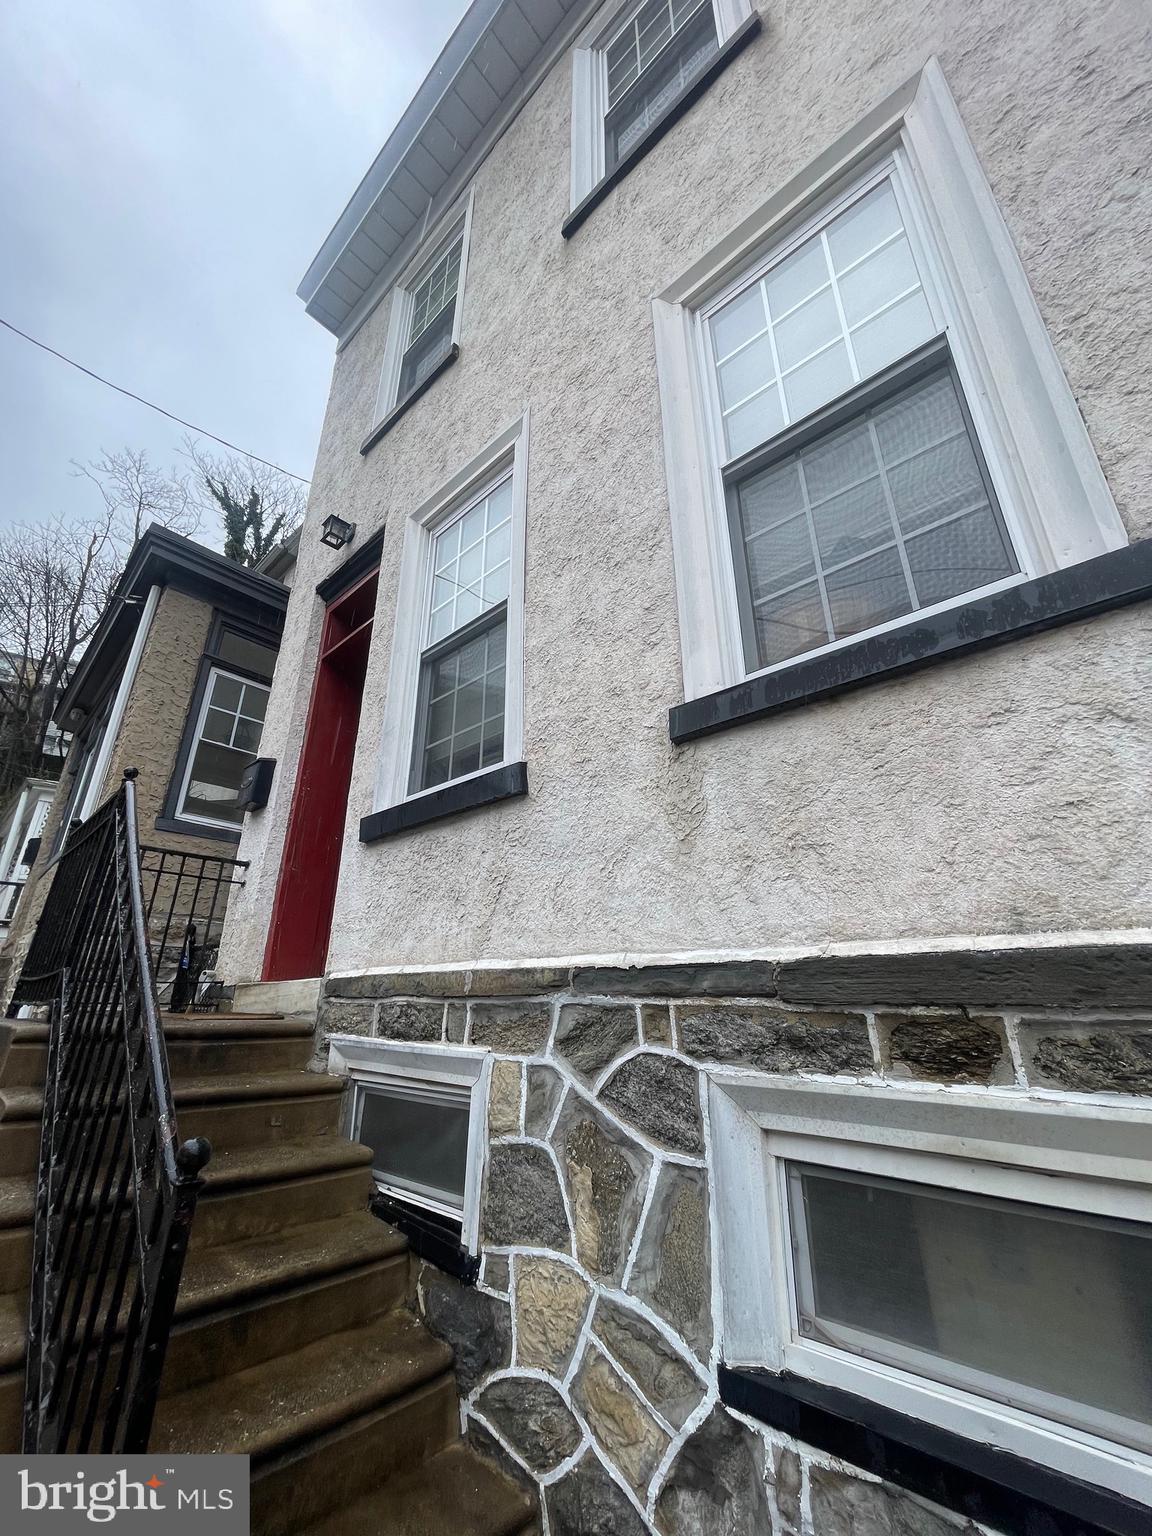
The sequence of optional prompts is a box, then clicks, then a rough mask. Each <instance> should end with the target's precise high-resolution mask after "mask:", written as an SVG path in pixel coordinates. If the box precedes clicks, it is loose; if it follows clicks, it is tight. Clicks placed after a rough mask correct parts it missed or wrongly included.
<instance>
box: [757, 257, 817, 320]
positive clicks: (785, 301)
mask: <svg viewBox="0 0 1152 1536" xmlns="http://www.w3.org/2000/svg"><path fill="white" fill-rule="evenodd" d="M827 282H828V263H827V261H826V260H825V257H824V247H823V246H822V245H821V243H820V239H819V237H818V236H817V237H815V238H814V239H811V240H806V241H805V242H804V244H803V245H802V246H801V247H800V249H799V250H798V251H796V252H795V253H794V254H793V255H791V256H789V257H788V258H787V259H786V260H784V261H782V262H781V263H780V264H779V266H776V267H773V268H772V270H771V271H770V272H769V273H768V275H767V277H766V278H765V279H764V292H765V293H766V294H767V295H768V308H769V309H770V310H771V312H772V318H773V320H775V321H776V322H779V321H780V320H781V319H782V318H783V317H784V316H785V315H786V314H787V313H788V312H789V310H793V309H795V308H796V306H797V304H803V302H804V300H805V299H810V298H811V297H812V295H813V294H814V293H815V292H816V291H817V289H819V288H823V287H824V286H825V284H826V283H827Z"/></svg>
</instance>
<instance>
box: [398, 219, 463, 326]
mask: <svg viewBox="0 0 1152 1536" xmlns="http://www.w3.org/2000/svg"><path fill="white" fill-rule="evenodd" d="M460 244H461V242H460V241H459V240H457V241H456V242H455V243H454V244H453V245H452V247H451V249H449V250H447V251H445V253H444V255H443V256H441V257H440V259H439V261H438V262H437V263H436V264H435V266H434V267H432V269H431V271H429V272H428V274H427V275H426V276H425V277H423V278H422V279H421V280H420V282H419V283H417V285H416V287H415V288H414V289H413V290H412V324H411V327H410V329H409V331H408V345H409V346H411V345H412V343H413V342H415V341H417V340H418V339H419V338H420V336H421V335H422V334H423V333H424V331H425V330H426V329H427V328H428V326H430V325H431V324H432V322H433V320H435V319H436V317H437V316H438V315H439V314H440V313H441V311H442V310H444V309H445V308H446V307H447V306H450V305H453V304H454V301H455V298H456V285H457V281H458V279H459V276H460ZM449 329H451V326H450V325H449Z"/></svg>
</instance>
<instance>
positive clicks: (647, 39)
mask: <svg viewBox="0 0 1152 1536" xmlns="http://www.w3.org/2000/svg"><path fill="white" fill-rule="evenodd" d="M718 46H719V44H718V40H717V36H716V21H715V18H714V16H713V13H712V5H711V3H710V0H703V3H701V0H647V4H645V5H642V6H641V7H640V9H639V10H638V11H637V12H636V13H635V15H634V16H632V17H631V19H630V20H629V21H628V23H627V24H626V26H624V27H623V28H622V29H621V31H619V32H618V33H617V34H616V36H615V37H613V39H612V41H611V42H610V43H608V45H607V47H606V48H605V50H604V60H605V67H606V70H607V79H608V112H607V116H606V117H605V121H604V128H605V164H606V169H607V170H611V169H612V167H613V166H614V165H615V164H616V163H617V161H619V160H620V159H621V158H622V157H623V156H624V155H626V154H627V153H628V151H629V150H630V149H631V147H632V145H633V144H635V143H636V141H637V140H638V139H639V138H641V137H642V136H643V134H644V132H645V131H646V129H647V128H648V127H649V126H650V125H651V124H652V123H654V122H655V121H656V119H657V118H658V117H660V116H661V114H662V113H663V112H664V111H665V110H666V109H667V107H668V106H669V105H670V104H671V103H672V102H673V101H675V99H676V97H677V96H679V95H680V93H681V91H682V90H683V89H684V87H685V86H686V85H687V84H688V82H689V81H690V80H691V78H692V76H693V75H694V74H695V73H696V72H697V70H698V69H699V68H700V67H701V65H702V64H703V63H704V62H705V61H706V60H707V59H709V58H711V56H712V55H713V54H714V53H715V52H716V51H717V48H718Z"/></svg>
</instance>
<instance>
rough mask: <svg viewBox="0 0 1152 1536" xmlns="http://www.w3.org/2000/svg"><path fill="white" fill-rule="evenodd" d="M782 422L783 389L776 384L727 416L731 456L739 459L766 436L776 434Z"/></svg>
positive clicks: (725, 430)
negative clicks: (781, 395) (781, 396)
mask: <svg viewBox="0 0 1152 1536" xmlns="http://www.w3.org/2000/svg"><path fill="white" fill-rule="evenodd" d="M783 425H784V411H783V408H782V407H781V404H780V391H779V390H778V389H777V387H776V385H775V384H773V385H772V386H771V388H770V389H766V390H764V392H763V393H762V394H759V395H756V396H755V397H754V398H753V399H751V400H749V401H748V402H747V404H746V405H741V406H738V407H737V409H736V410H734V411H733V412H732V413H731V415H729V416H726V417H725V418H724V434H725V436H726V438H727V439H728V457H729V458H732V459H738V458H739V457H740V455H741V454H742V453H747V452H748V450H749V448H755V447H756V445H757V444H758V443H762V442H763V441H764V440H765V438H768V437H773V436H775V434H776V433H777V432H779V430H780V428H781V427H782V426H783Z"/></svg>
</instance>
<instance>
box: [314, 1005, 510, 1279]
mask: <svg viewBox="0 0 1152 1536" xmlns="http://www.w3.org/2000/svg"><path fill="white" fill-rule="evenodd" d="M329 1047H330V1056H329V1068H328V1069H329V1071H330V1072H334V1073H344V1074H346V1075H347V1076H348V1078H349V1080H350V1083H351V1087H352V1093H351V1096H350V1102H349V1105H348V1110H347V1116H346V1121H345V1125H346V1130H347V1134H348V1136H349V1137H350V1139H351V1140H353V1141H359V1142H361V1143H362V1144H363V1145H364V1146H366V1147H369V1148H371V1150H372V1176H373V1178H374V1179H375V1181H376V1189H377V1199H376V1201H375V1208H376V1210H377V1212H378V1213H379V1214H380V1215H381V1216H383V1217H384V1219H385V1220H387V1221H390V1222H392V1223H393V1224H394V1225H395V1226H398V1227H400V1228H401V1229H402V1230H403V1231H405V1232H406V1233H407V1234H408V1235H409V1237H410V1238H411V1239H412V1241H413V1246H414V1248H415V1249H416V1251H417V1252H419V1253H421V1254H422V1255H423V1256H424V1257H425V1258H428V1259H430V1260H431V1261H432V1262H434V1263H439V1264H440V1265H441V1266H442V1267H443V1268H447V1269H450V1270H451V1271H452V1272H453V1273H457V1274H461V1275H462V1277H464V1278H474V1276H475V1269H476V1264H477V1263H478V1257H477V1256H478V1254H479V1236H480V1230H479V1229H480V1189H481V1184H482V1180H483V1171H484V1149H485V1146H486V1125H487V1102H488V1078H489V1074H490V1061H491V1058H490V1056H489V1054H488V1052H487V1051H480V1050H473V1049H471V1048H466V1047H446V1046H439V1045H399V1044H393V1043H392V1042H390V1041H385V1040H364V1039H361V1038H360V1037H359V1036H355V1035H332V1036H330V1037H329Z"/></svg>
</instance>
